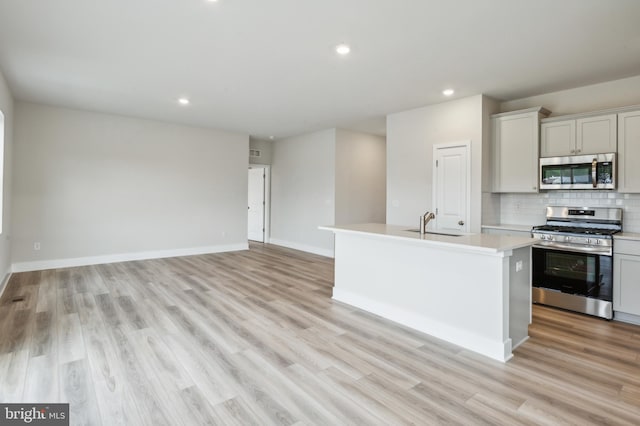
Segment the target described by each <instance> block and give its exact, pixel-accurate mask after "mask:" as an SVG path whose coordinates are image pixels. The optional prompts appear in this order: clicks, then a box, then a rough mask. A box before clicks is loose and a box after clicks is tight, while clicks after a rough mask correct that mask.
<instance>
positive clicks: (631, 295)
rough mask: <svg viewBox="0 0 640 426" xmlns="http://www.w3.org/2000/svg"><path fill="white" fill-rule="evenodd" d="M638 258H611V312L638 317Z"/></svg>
mask: <svg viewBox="0 0 640 426" xmlns="http://www.w3.org/2000/svg"><path fill="white" fill-rule="evenodd" d="M638 277H640V256H630V255H628V254H616V255H614V256H613V310H614V311H620V312H626V313H628V314H633V315H640V280H639V279H638Z"/></svg>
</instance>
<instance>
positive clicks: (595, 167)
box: [591, 158, 598, 188]
mask: <svg viewBox="0 0 640 426" xmlns="http://www.w3.org/2000/svg"><path fill="white" fill-rule="evenodd" d="M591 183H592V184H593V187H594V188H597V187H598V160H597V159H596V158H594V159H593V161H592V162H591Z"/></svg>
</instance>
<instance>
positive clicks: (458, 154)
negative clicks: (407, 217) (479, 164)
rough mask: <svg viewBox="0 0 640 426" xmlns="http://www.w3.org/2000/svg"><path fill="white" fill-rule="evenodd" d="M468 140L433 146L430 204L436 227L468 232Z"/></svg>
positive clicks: (469, 175)
mask: <svg viewBox="0 0 640 426" xmlns="http://www.w3.org/2000/svg"><path fill="white" fill-rule="evenodd" d="M469 150H470V144H469V142H464V143H460V144H448V145H435V146H434V152H433V154H434V155H433V158H434V164H433V166H434V168H433V170H434V179H433V205H434V209H435V211H436V212H435V213H436V219H435V224H434V225H435V229H438V230H443V231H444V230H452V231H463V232H468V230H469V217H470V215H471V212H470V192H469V190H470V186H471V182H470V177H471V163H470V161H469Z"/></svg>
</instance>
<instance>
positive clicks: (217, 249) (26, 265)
mask: <svg viewBox="0 0 640 426" xmlns="http://www.w3.org/2000/svg"><path fill="white" fill-rule="evenodd" d="M248 248H249V244H248V243H244V244H229V245H221V246H207V247H192V248H183V249H175V250H156V251H143V252H135V253H120V254H108V255H104V256H87V257H76V258H67V259H53V260H38V261H33V262H17V263H14V264H12V265H11V271H12V272H28V271H42V270H45V269H58V268H72V267H75V266H87V265H100V264H103V263H117V262H129V261H132V260H147V259H162V258H165V257H180V256H194V255H198V254H211V253H222V252H227V251H239V250H247V249H248Z"/></svg>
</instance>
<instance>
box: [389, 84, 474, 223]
mask: <svg viewBox="0 0 640 426" xmlns="http://www.w3.org/2000/svg"><path fill="white" fill-rule="evenodd" d="M482 99H483V96H482V95H477V96H472V97H468V98H464V99H459V100H454V101H450V102H445V103H441V104H437V105H431V106H426V107H423V108H418V109H414V110H410V111H404V112H399V113H395V114H391V115H389V116H387V223H389V224H394V225H405V226H413V227H416V226H418V217H419V216H420V215H421V214H423V213H424V212H425V211H427V210H429V211H430V210H432V180H433V179H432V178H433V171H432V170H433V168H432V164H433V145H435V144H441V143H449V142H460V141H465V140H470V141H471V218H470V230H471V232H480V225H481V198H482V197H481V192H482V137H483V126H482V121H483V115H482V108H483V100H482Z"/></svg>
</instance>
